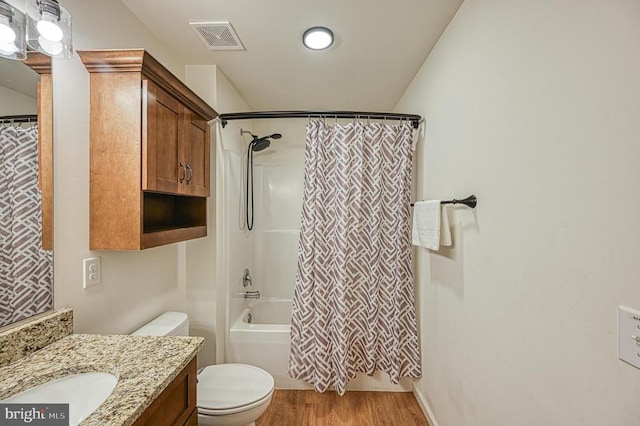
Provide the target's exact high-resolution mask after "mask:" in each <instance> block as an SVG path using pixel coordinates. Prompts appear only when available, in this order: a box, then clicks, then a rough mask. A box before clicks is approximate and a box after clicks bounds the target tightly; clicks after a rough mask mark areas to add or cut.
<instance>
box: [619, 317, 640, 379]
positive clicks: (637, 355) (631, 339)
mask: <svg viewBox="0 0 640 426" xmlns="http://www.w3.org/2000/svg"><path fill="white" fill-rule="evenodd" d="M619 313H620V325H619V329H620V336H619V338H620V347H619V357H620V359H621V360H622V361H624V362H627V363H629V364H631V365H633V366H634V367H636V368H640V338H638V337H639V336H640V311H636V310H634V309H631V308H627V307H626V306H619Z"/></svg>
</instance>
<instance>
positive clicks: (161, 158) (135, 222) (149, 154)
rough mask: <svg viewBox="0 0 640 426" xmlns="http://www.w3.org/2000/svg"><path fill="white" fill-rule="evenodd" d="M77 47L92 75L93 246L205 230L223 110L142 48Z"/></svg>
mask: <svg viewBox="0 0 640 426" xmlns="http://www.w3.org/2000/svg"><path fill="white" fill-rule="evenodd" d="M78 54H79V55H80V58H81V59H82V61H83V63H84V64H85V67H86V68H87V70H88V71H89V72H90V74H91V119H90V121H91V130H90V131H91V135H90V137H91V148H90V157H91V159H90V163H91V164H90V167H91V182H90V219H91V221H90V248H91V250H140V249H145V248H149V247H155V246H158V245H163V244H169V243H174V242H178V241H184V240H188V239H192V238H198V237H202V236H206V235H207V220H206V217H207V202H206V201H207V199H206V197H208V196H209V194H210V187H209V185H210V183H209V182H210V181H209V178H210V173H211V172H210V157H209V156H210V151H211V148H210V130H209V126H208V125H207V122H208V121H209V120H211V119H213V118H215V117H216V116H217V115H218V114H217V113H216V112H215V111H214V110H213V108H211V107H210V106H209V105H207V104H206V103H205V102H204V101H203V100H202V99H200V98H199V97H198V96H197V95H196V94H195V93H193V92H192V91H191V90H190V89H189V88H187V87H186V86H185V85H184V84H183V83H182V82H181V81H180V80H178V79H177V78H176V77H175V76H174V75H173V74H171V73H170V72H169V71H168V70H167V69H166V68H164V67H163V66H162V65H161V64H160V63H159V62H157V61H156V60H155V59H154V58H153V57H152V56H151V55H149V54H148V53H147V52H146V51H145V50H143V49H132V50H92V51H79V52H78Z"/></svg>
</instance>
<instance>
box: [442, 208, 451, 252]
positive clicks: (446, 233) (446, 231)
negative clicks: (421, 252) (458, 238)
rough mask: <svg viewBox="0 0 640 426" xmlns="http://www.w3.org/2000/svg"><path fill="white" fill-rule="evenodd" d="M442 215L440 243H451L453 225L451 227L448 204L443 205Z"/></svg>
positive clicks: (446, 244) (447, 244) (448, 244)
mask: <svg viewBox="0 0 640 426" xmlns="http://www.w3.org/2000/svg"><path fill="white" fill-rule="evenodd" d="M440 211H441V215H440V216H441V217H440V245H441V246H450V245H451V227H449V214H448V213H447V206H445V205H442V209H441V210H440Z"/></svg>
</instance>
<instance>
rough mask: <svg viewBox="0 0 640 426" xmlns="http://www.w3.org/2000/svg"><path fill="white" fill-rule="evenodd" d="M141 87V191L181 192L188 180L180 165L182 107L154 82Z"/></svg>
mask: <svg viewBox="0 0 640 426" xmlns="http://www.w3.org/2000/svg"><path fill="white" fill-rule="evenodd" d="M142 86H143V87H142V93H143V99H142V190H143V191H157V192H168V193H174V194H177V193H180V192H181V182H180V181H181V180H182V181H183V182H184V180H185V179H186V168H185V167H184V165H182V166H181V165H180V139H181V135H180V123H181V121H182V120H183V116H182V109H183V107H182V106H181V104H180V103H179V102H178V101H177V100H176V99H174V98H173V97H172V96H170V95H169V94H168V93H166V92H165V91H164V90H162V89H160V88H159V87H158V86H156V85H155V84H153V83H152V82H151V81H148V80H143V81H142Z"/></svg>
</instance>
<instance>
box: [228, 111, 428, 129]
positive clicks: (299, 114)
mask: <svg viewBox="0 0 640 426" xmlns="http://www.w3.org/2000/svg"><path fill="white" fill-rule="evenodd" d="M312 117H313V118H336V119H338V118H356V119H373V120H385V119H386V120H405V121H411V124H412V125H413V127H414V128H415V129H417V128H418V127H419V126H420V120H422V117H421V116H419V115H416V114H399V113H395V112H367V111H256V112H234V113H230V114H220V116H219V117H218V118H220V121H221V122H222V127H225V126H226V125H227V121H230V120H251V119H256V118H312Z"/></svg>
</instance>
